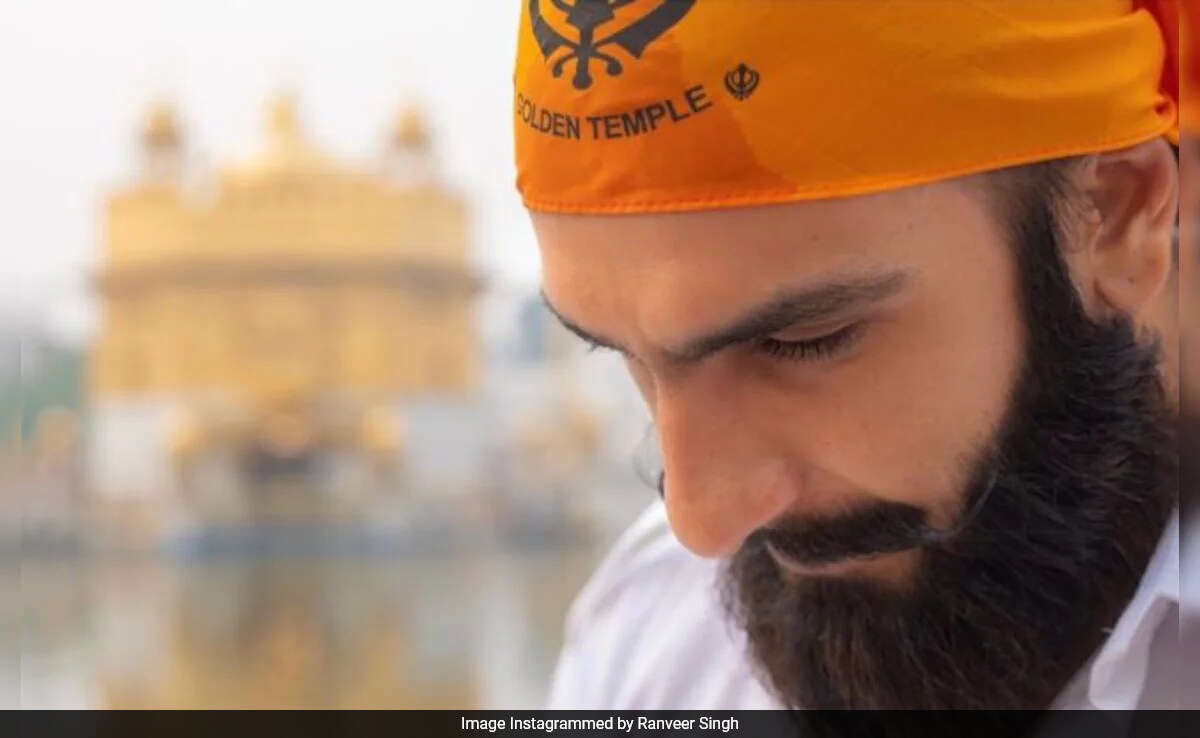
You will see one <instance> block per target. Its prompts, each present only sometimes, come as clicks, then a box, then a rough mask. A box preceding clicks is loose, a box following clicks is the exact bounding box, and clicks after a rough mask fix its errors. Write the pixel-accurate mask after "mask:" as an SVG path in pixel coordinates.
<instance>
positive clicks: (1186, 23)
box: [1179, 3, 1200, 136]
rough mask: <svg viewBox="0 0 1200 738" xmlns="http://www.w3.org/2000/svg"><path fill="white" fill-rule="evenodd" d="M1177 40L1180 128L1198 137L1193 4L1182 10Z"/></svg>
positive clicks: (1198, 14)
mask: <svg viewBox="0 0 1200 738" xmlns="http://www.w3.org/2000/svg"><path fill="white" fill-rule="evenodd" d="M1179 38H1180V46H1181V53H1180V58H1181V59H1182V61H1181V63H1180V65H1179V67H1180V85H1179V86H1180V89H1181V91H1182V92H1181V97H1182V100H1183V104H1182V105H1181V106H1180V108H1181V113H1182V126H1183V128H1184V130H1186V131H1187V132H1188V133H1190V134H1191V135H1193V136H1200V8H1198V7H1196V6H1195V5H1194V4H1190V3H1189V4H1188V5H1186V6H1185V7H1184V8H1183V16H1182V23H1181V24H1180V28H1179Z"/></svg>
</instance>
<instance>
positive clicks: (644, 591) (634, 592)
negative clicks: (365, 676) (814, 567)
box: [547, 502, 1180, 710]
mask: <svg viewBox="0 0 1200 738" xmlns="http://www.w3.org/2000/svg"><path fill="white" fill-rule="evenodd" d="M719 576H720V563H719V562H718V561H715V560H710V559H702V558H699V557H697V556H694V555H692V554H691V553H689V552H688V551H687V550H686V549H684V548H683V546H682V545H680V544H679V542H678V541H676V539H675V537H674V535H673V534H672V533H671V530H670V527H669V526H668V524H667V517H666V511H665V508H664V507H663V505H662V503H661V502H656V503H655V504H654V505H652V506H651V507H650V509H648V510H647V511H646V512H645V513H643V514H642V515H641V516H640V517H639V518H638V519H637V521H635V522H634V524H633V525H632V526H631V527H630V528H629V530H627V531H626V532H625V533H624V534H623V535H622V536H621V538H620V539H619V540H618V541H617V543H616V545H615V546H614V548H613V550H612V551H611V552H610V553H609V554H608V556H607V557H606V558H605V559H604V561H603V562H602V563H601V564H600V567H599V568H598V569H597V570H596V572H595V574H593V576H592V578H591V580H590V581H589V582H588V583H587V585H586V586H585V587H584V588H583V591H582V592H581V593H580V594H579V596H578V598H577V599H576V600H575V603H574V605H573V606H572V607H571V611H570V613H569V614H568V616H567V624H566V637H565V641H564V644H563V650H562V654H561V655H560V657H559V661H558V667H557V669H556V670H555V674H554V679H553V683H552V685H551V688H550V696H549V700H548V703H547V707H548V708H550V709H602V710H660V709H661V710H668V709H676V710H701V709H721V710H744V709H778V708H779V707H780V705H779V703H778V702H777V701H776V700H775V699H774V697H772V695H771V694H770V692H769V691H768V690H767V689H766V688H764V686H763V685H762V683H761V682H760V681H759V680H758V678H757V677H756V676H755V674H754V672H753V669H752V667H751V663H750V660H749V657H748V656H747V653H746V648H745V639H744V636H743V635H742V634H741V633H740V631H739V629H738V628H737V626H736V625H735V624H733V623H732V622H731V621H730V620H729V619H728V618H727V616H726V614H725V610H724V608H723V607H722V605H721V602H720V600H719V590H718V587H717V585H718V581H719ZM1178 654H1179V520H1178V516H1176V517H1175V518H1173V519H1172V521H1171V523H1170V524H1169V525H1168V527H1167V530H1166V532H1165V533H1164V535H1163V538H1162V540H1161V541H1160V542H1159V545H1158V549H1157V550H1156V552H1155V554H1154V557H1153V558H1152V559H1151V562H1150V565H1149V566H1148V567H1147V569H1146V572H1145V575H1144V576H1143V578H1142V582H1141V584H1140V586H1139V588H1138V590H1137V593H1136V594H1135V595H1134V597H1133V599H1132V600H1131V601H1130V603H1129V606H1128V607H1127V608H1126V610H1125V612H1124V613H1123V614H1122V616H1121V618H1120V620H1119V621H1118V622H1117V624H1116V626H1115V627H1114V628H1113V631H1112V633H1111V635H1110V636H1109V638H1108V640H1107V641H1106V642H1105V644H1104V646H1103V647H1102V648H1101V649H1100V651H1099V652H1098V653H1097V654H1096V656H1095V657H1093V659H1092V660H1091V662H1090V663H1089V664H1088V665H1087V666H1086V667H1085V668H1084V669H1083V670H1082V671H1081V672H1080V674H1079V676H1078V677H1076V679H1075V680H1074V681H1073V682H1072V683H1071V684H1070V685H1069V686H1068V688H1067V689H1066V690H1064V691H1063V693H1062V695H1061V696H1060V697H1059V699H1058V701H1057V702H1056V703H1055V707H1056V708H1059V709H1105V710H1128V709H1174V708H1177V707H1178V705H1179V679H1178V676H1179V674H1180V669H1179V657H1178Z"/></svg>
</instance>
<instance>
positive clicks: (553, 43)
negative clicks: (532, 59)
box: [529, 0, 696, 90]
mask: <svg viewBox="0 0 1200 738" xmlns="http://www.w3.org/2000/svg"><path fill="white" fill-rule="evenodd" d="M635 1H636V0H549V2H551V3H553V5H554V7H555V8H558V10H560V11H562V12H563V13H564V14H565V15H566V24H567V25H568V26H571V28H573V29H574V33H572V32H571V31H567V30H566V29H562V30H560V29H556V28H555V27H554V26H553V25H551V24H550V22H549V21H548V20H546V17H545V15H543V13H542V4H543V2H544V0H529V17H530V19H531V21H532V23H533V35H534V37H535V38H536V39H537V42H538V46H539V47H540V48H541V50H542V55H543V56H544V57H545V58H546V63H547V64H550V65H551V68H550V71H551V74H553V75H554V76H555V77H556V78H557V77H561V76H563V73H564V72H565V71H566V70H567V67H568V66H569V65H571V64H574V66H575V73H574V75H573V76H572V84H574V86H575V89H577V90H586V89H588V88H589V87H591V86H592V84H593V83H594V82H595V77H593V76H592V68H593V64H599V65H602V68H603V69H604V71H606V72H607V73H608V74H609V76H612V77H617V76H619V75H620V74H621V73H622V72H623V71H625V67H624V65H623V64H622V63H621V60H620V59H618V58H617V57H615V56H613V55H612V54H610V53H607V52H606V51H605V50H606V49H609V48H610V47H615V48H620V49H624V50H625V52H627V53H628V54H630V55H631V56H632V57H633V58H635V59H640V58H642V54H643V53H644V52H645V51H646V47H647V46H649V45H650V44H651V43H653V42H654V41H655V39H657V38H658V37H660V36H662V35H663V34H664V33H666V32H667V31H669V30H671V28H672V27H674V26H675V24H676V23H678V22H679V21H681V20H683V17H684V16H685V15H687V14H688V11H690V10H691V9H692V6H693V5H695V4H696V0H661V2H660V3H659V4H658V5H657V6H656V7H655V8H654V9H653V10H651V11H649V12H648V13H646V14H645V15H643V16H642V17H641V18H638V19H637V20H635V21H633V22H632V23H630V24H628V25H625V26H621V27H619V28H617V29H614V30H612V31H611V32H609V29H610V28H613V26H619V24H617V23H615V21H616V20H617V11H618V10H620V9H621V8H624V7H625V6H626V5H631V4H633V3H634V2H635ZM569 35H570V36H574V35H578V37H579V40H578V41H574V40H572V39H571V38H569Z"/></svg>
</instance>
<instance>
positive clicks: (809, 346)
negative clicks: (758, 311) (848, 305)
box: [751, 323, 862, 361]
mask: <svg viewBox="0 0 1200 738" xmlns="http://www.w3.org/2000/svg"><path fill="white" fill-rule="evenodd" d="M861 332H862V324H861V323H852V324H851V325H848V326H846V327H845V328H841V329H839V330H837V331H834V332H833V333H829V334H827V335H824V336H820V337H819V338H810V339H805V340H803V341H782V340H780V339H777V338H759V339H755V340H753V341H752V342H751V344H752V345H753V348H754V349H755V350H756V351H759V352H761V353H764V354H767V355H768V356H771V357H772V358H776V359H780V360H783V361H820V360H822V359H829V358H832V357H834V356H837V355H838V354H840V353H842V352H844V351H846V350H848V349H849V348H850V347H851V346H853V345H854V343H855V342H856V341H857V340H858V338H859V335H860V334H861Z"/></svg>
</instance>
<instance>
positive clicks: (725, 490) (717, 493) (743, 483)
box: [655, 382, 799, 558]
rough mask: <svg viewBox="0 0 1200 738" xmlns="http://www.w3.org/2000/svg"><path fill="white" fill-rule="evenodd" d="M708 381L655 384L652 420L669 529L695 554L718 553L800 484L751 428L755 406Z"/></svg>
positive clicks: (778, 511)
mask: <svg viewBox="0 0 1200 738" xmlns="http://www.w3.org/2000/svg"><path fill="white" fill-rule="evenodd" d="M708 385H709V386H704V385H703V384H701V383H699V382H693V383H689V384H687V385H673V386H671V387H665V386H662V385H660V386H659V387H658V392H657V396H656V398H655V399H656V403H655V405H656V407H655V421H656V424H657V427H658V434H659V445H660V447H661V449H662V459H663V471H664V473H665V487H664V500H665V502H666V506H667V517H668V520H669V521H670V524H671V528H672V530H673V531H674V533H675V536H676V538H678V539H679V541H680V543H682V544H683V545H684V547H686V548H687V549H688V550H690V551H691V552H692V553H695V554H697V555H698V556H704V557H709V558H715V557H726V556H730V555H732V554H733V553H734V552H735V551H737V549H738V547H739V546H741V544H742V542H743V541H744V540H745V539H746V537H747V536H749V535H750V534H751V533H753V532H754V531H756V530H758V529H759V528H761V527H763V526H764V525H766V524H768V523H770V522H771V521H773V520H775V519H777V518H779V517H780V516H781V515H782V514H783V513H784V511H786V510H787V508H788V507H790V506H791V505H792V504H793V502H794V501H795V499H796V497H797V494H798V493H799V489H798V482H797V481H796V480H795V479H794V478H792V475H790V474H789V470H790V469H792V468H793V464H792V463H791V461H790V460H789V459H788V458H786V455H785V454H783V453H781V452H780V451H779V450H778V449H777V448H776V447H775V444H773V443H772V442H771V441H770V435H769V434H768V433H766V432H765V430H764V429H762V428H758V427H756V424H755V418H754V415H755V413H754V411H753V410H752V409H751V408H750V407H748V406H747V405H746V403H743V402H739V401H738V398H737V397H736V396H735V395H733V394H731V393H730V392H729V391H728V390H724V391H722V389H721V388H720V387H715V386H712V383H708Z"/></svg>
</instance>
